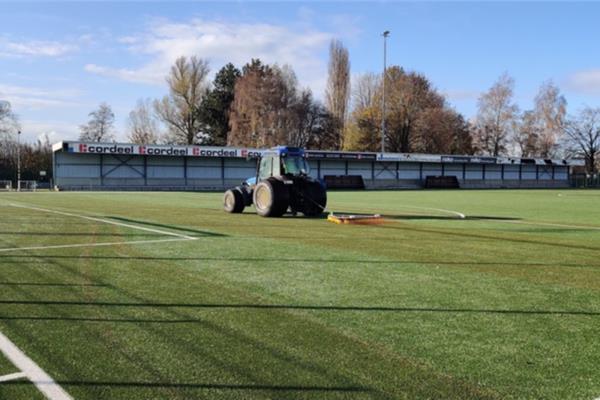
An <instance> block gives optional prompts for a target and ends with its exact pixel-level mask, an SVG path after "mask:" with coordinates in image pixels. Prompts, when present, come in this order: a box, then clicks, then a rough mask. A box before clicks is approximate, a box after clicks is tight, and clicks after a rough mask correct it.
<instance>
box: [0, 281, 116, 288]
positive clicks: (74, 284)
mask: <svg viewBox="0 0 600 400" xmlns="http://www.w3.org/2000/svg"><path fill="white" fill-rule="evenodd" d="M0 286H57V287H68V288H73V287H80V286H81V287H84V286H85V287H90V286H94V287H109V285H106V284H102V283H44V282H0Z"/></svg>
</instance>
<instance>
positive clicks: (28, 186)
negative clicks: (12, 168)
mask: <svg viewBox="0 0 600 400" xmlns="http://www.w3.org/2000/svg"><path fill="white" fill-rule="evenodd" d="M19 183H20V184H21V185H20V190H21V191H22V192H35V191H36V190H37V181H19ZM17 188H19V185H17Z"/></svg>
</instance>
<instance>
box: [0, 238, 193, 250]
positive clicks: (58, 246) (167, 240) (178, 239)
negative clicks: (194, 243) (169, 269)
mask: <svg viewBox="0 0 600 400" xmlns="http://www.w3.org/2000/svg"><path fill="white" fill-rule="evenodd" d="M195 239H196V238H191V239H188V238H183V237H182V238H176V239H155V240H132V241H129V242H104V243H77V244H57V245H53V246H31V247H11V248H8V249H0V253H6V252H11V251H19V250H47V249H68V248H72V247H101V246H117V245H121V244H146V243H164V242H180V241H183V240H195Z"/></svg>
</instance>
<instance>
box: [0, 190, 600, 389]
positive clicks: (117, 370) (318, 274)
mask: <svg viewBox="0 0 600 400" xmlns="http://www.w3.org/2000/svg"><path fill="white" fill-rule="evenodd" d="M599 198H600V193H599V192H595V191H575V190H566V191H549V190H544V191H488V192H482V191H455V192H451V191H436V192H427V191H425V192H362V193H352V192H344V193H332V194H331V198H330V207H331V209H332V210H335V211H339V212H360V211H365V212H371V211H374V212H380V213H381V214H382V215H384V216H385V217H386V218H387V220H388V222H387V223H385V224H383V225H377V226H338V225H334V224H329V223H327V222H326V221H325V220H321V219H303V218H291V217H290V218H280V219H273V220H265V219H262V218H259V217H258V216H256V215H254V214H253V213H252V212H251V211H249V212H246V213H244V214H242V215H236V216H231V215H228V214H225V213H223V212H222V210H221V209H220V208H221V205H220V194H195V193H150V194H148V193H41V192H38V193H35V194H32V193H23V194H17V193H14V192H13V193H5V194H1V195H0V220H1V221H2V224H1V229H0V271H1V274H0V275H1V277H2V278H1V279H0V304H1V306H0V332H1V333H2V334H3V335H4V336H5V337H6V338H7V339H9V340H10V341H11V342H12V343H13V344H14V345H15V346H16V347H17V348H18V349H19V350H20V351H21V352H22V353H23V354H25V355H26V356H27V357H28V358H29V359H31V360H32V361H33V362H34V363H35V364H36V365H38V366H39V368H41V369H42V370H43V371H44V372H45V373H46V374H47V375H48V376H49V377H51V378H52V380H53V381H54V382H55V384H56V385H57V387H60V388H61V389H62V390H63V391H64V392H65V393H66V394H67V395H68V396H71V397H73V398H76V399H95V398H116V399H118V398H123V399H144V398H152V397H154V398H157V397H158V398H186V397H188V398H189V397H194V398H211V399H212V398H264V397H274V398H313V399H322V398H344V399H346V398H356V399H362V398H398V397H407V398H431V397H437V398H457V399H459V398H460V399H464V398H472V399H481V398H551V399H564V398H589V399H594V398H597V397H598V396H600V379H599V378H600V376H599V372H598V368H596V366H597V365H598V364H599V361H600V352H598V351H597V349H598V341H597V340H598V339H597V332H598V331H599V330H600V322H599V321H600V319H599V318H600V301H599V300H598V298H599V297H598V288H600V276H599V274H598V268H599V267H600V266H599V265H598V257H597V255H598V254H599V253H598V252H599V251H600V246H598V239H599V236H600V231H599V228H600V217H599V216H598V215H597V213H595V212H594V210H595V209H596V207H597V204H598V200H599ZM458 214H462V215H464V218H461V217H460V216H459V215H458ZM57 246H62V247H57ZM65 246H71V247H65ZM27 248H29V249H27ZM34 248H35V249H34ZM21 372H23V371H22V369H21V368H20V367H18V366H15V365H14V364H13V362H12V361H10V360H7V359H5V358H4V359H1V358H0V376H4V377H6V376H9V378H10V377H11V375H13V377H14V374H19V373H21ZM36 396H37V397H40V398H42V397H43V395H42V394H41V393H40V392H39V391H38V388H37V387H36V386H34V385H33V384H32V383H31V382H30V380H28V379H27V377H21V378H18V377H15V379H10V380H8V381H6V382H2V383H0V398H11V399H29V398H36Z"/></svg>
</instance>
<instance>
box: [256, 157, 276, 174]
mask: <svg viewBox="0 0 600 400" xmlns="http://www.w3.org/2000/svg"><path fill="white" fill-rule="evenodd" d="M272 172H273V157H263V158H262V159H261V160H260V169H259V172H258V179H259V180H261V179H267V178H269V177H270V176H272V175H273V174H272Z"/></svg>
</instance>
